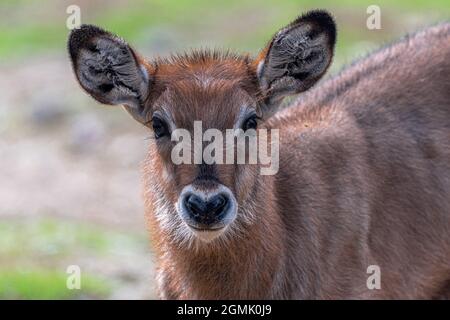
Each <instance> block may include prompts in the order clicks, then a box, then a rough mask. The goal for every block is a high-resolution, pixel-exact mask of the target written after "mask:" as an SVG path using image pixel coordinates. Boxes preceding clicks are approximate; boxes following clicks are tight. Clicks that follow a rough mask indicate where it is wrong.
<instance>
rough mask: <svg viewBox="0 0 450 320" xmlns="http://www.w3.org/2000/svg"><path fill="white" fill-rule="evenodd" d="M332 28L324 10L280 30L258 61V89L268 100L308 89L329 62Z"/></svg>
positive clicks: (330, 58) (334, 35)
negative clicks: (259, 85)
mask: <svg viewBox="0 0 450 320" xmlns="http://www.w3.org/2000/svg"><path fill="white" fill-rule="evenodd" d="M335 42H336V25H335V23H334V20H333V18H332V17H331V15H330V14H329V13H327V12H325V11H320V10H318V11H311V12H308V13H306V14H305V15H303V16H300V17H298V18H297V19H295V20H294V21H293V22H292V23H291V24H289V25H288V26H287V27H285V28H283V29H282V30H280V31H279V32H278V33H277V34H276V35H275V36H274V38H273V39H272V40H271V42H270V43H269V45H268V47H267V48H266V49H265V50H264V51H263V52H262V54H261V55H260V58H259V61H258V70H257V73H258V78H259V81H260V84H261V88H262V89H263V91H265V92H266V94H267V96H268V98H270V100H274V99H279V98H282V97H284V96H285V95H289V94H295V93H298V92H301V91H304V90H307V89H308V88H310V87H311V86H312V85H313V84H314V83H315V82H317V80H319V79H320V78H321V77H322V75H323V74H324V73H325V71H326V70H327V68H328V66H329V65H330V63H331V60H332V57H333V52H334V44H335Z"/></svg>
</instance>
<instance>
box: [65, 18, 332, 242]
mask: <svg viewBox="0 0 450 320" xmlns="http://www.w3.org/2000/svg"><path fill="white" fill-rule="evenodd" d="M335 40H336V27H335V23H334V21H333V19H332V17H331V16H330V15H329V14H328V13H326V12H324V11H312V12H309V13H307V14H305V15H303V16H300V17H299V18H297V19H295V20H294V21H293V22H292V23H290V24H289V25H287V26H286V27H285V28H283V29H281V30H280V31H278V32H277V33H276V34H275V35H274V37H273V38H272V39H271V40H270V41H269V43H268V45H267V46H266V47H265V48H264V49H263V50H262V51H261V53H260V54H259V55H258V56H257V57H256V58H252V57H250V56H249V55H238V54H232V53H228V52H216V51H194V52H191V53H189V54H184V55H174V56H171V57H169V58H166V59H155V60H146V59H144V58H143V57H141V56H140V55H139V54H138V53H137V52H136V51H135V50H134V49H133V48H131V47H130V46H129V45H128V44H127V43H126V42H125V41H124V40H123V39H121V38H119V37H118V36H116V35H114V34H112V33H110V32H107V31H105V30H102V29H100V28H98V27H96V26H92V25H83V26H81V27H80V28H79V29H75V30H73V31H72V33H71V34H70V38H69V43H68V48H69V53H70V57H71V60H72V65H73V70H74V72H75V75H76V78H77V79H78V81H79V83H80V85H81V87H82V88H83V89H84V90H85V91H86V92H87V93H88V94H90V95H91V96H92V97H93V98H94V99H96V100H97V101H99V102H101V103H104V104H109V105H123V106H124V108H125V109H126V110H127V111H128V112H129V113H130V114H131V116H132V117H133V118H134V119H135V120H137V121H138V122H140V123H141V124H143V125H145V126H147V127H149V129H150V130H151V131H152V132H153V135H154V137H155V139H154V140H152V142H151V146H150V148H151V152H150V159H149V160H148V162H147V167H146V170H148V171H151V172H152V174H151V175H148V176H149V177H152V179H154V181H148V182H147V184H148V185H152V184H153V185H154V186H155V188H154V189H153V192H154V193H158V194H157V195H154V197H156V199H158V201H156V202H157V204H155V207H156V209H157V212H156V213H155V214H157V215H160V216H159V218H158V219H159V220H160V221H162V223H163V222H164V221H165V223H164V225H165V227H166V228H167V229H168V231H169V232H178V234H180V230H183V232H181V234H183V236H182V237H186V238H192V237H197V238H200V239H202V240H204V241H206V242H209V241H211V240H213V239H215V238H217V237H219V236H220V235H221V234H223V233H224V232H225V230H226V229H227V228H228V227H230V226H232V225H233V223H239V222H240V223H241V224H242V223H244V222H245V221H246V222H247V223H250V221H251V220H252V219H251V214H248V212H247V213H246V210H243V209H242V208H243V207H245V203H246V201H248V200H249V199H248V198H249V197H250V196H251V194H252V190H254V189H255V186H256V185H257V183H258V179H259V171H258V164H248V163H247V164H245V163H244V164H234V165H233V164H218V163H206V162H205V161H204V159H200V161H199V162H197V163H181V164H176V163H174V161H173V159H172V155H173V149H174V147H175V143H174V141H173V135H174V132H177V130H178V131H180V130H182V131H181V132H185V133H186V132H187V133H190V134H191V135H192V136H195V132H194V131H195V130H196V128H195V123H196V121H201V130H202V132H203V130H207V129H215V130H216V132H223V133H224V132H225V131H226V130H227V129H241V130H240V132H241V133H243V134H245V133H246V132H247V131H249V130H255V129H257V128H264V123H265V120H266V119H267V118H268V117H269V115H270V114H272V113H274V112H276V108H277V106H278V105H279V102H280V101H281V100H282V99H283V97H285V96H287V95H292V94H296V93H299V92H302V91H305V90H307V89H308V88H310V87H311V86H312V85H313V84H314V83H316V82H317V80H318V79H320V78H321V77H322V75H323V74H324V73H325V71H326V70H327V68H328V67H329V65H330V63H331V60H332V56H333V50H334V44H335ZM255 132H256V131H255ZM194 139H195V137H194ZM200 143H201V144H202V145H203V144H204V141H201V142H200ZM225 149H226V148H225ZM225 149H224V151H225V152H226V150H225ZM191 152H193V153H195V152H194V151H193V150H192V149H191ZM241 209H242V210H241ZM244 209H245V208H244ZM247 211H248V210H247ZM161 215H162V216H161Z"/></svg>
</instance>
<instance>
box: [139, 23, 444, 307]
mask: <svg viewBox="0 0 450 320" xmlns="http://www.w3.org/2000/svg"><path fill="white" fill-rule="evenodd" d="M208 63H211V62H208ZM222 63H223V62H222ZM230 69H232V68H230ZM229 72H231V71H229ZM449 72H450V25H448V24H446V25H441V26H437V27H433V28H430V29H428V30H425V31H423V32H420V33H418V34H416V35H415V36H413V37H407V38H406V39H404V40H402V41H401V42H399V43H397V44H395V45H393V46H391V47H389V48H385V49H383V50H381V51H379V52H377V53H375V54H373V55H371V56H369V57H367V58H366V59H364V60H362V61H360V62H358V63H357V64H355V65H353V66H352V67H350V68H348V69H347V70H345V71H343V72H342V73H341V74H339V75H338V76H337V77H335V78H333V79H331V80H328V81H327V82H325V83H324V84H322V85H321V86H318V87H316V88H315V89H313V90H312V91H311V92H309V93H306V94H305V95H303V96H302V97H300V99H299V100H297V102H295V103H294V104H293V105H292V106H291V107H290V108H288V109H286V110H285V111H282V112H280V113H278V114H276V115H275V116H274V117H272V118H271V119H269V120H268V121H267V123H266V126H267V127H272V128H280V129H281V132H282V136H281V143H280V145H281V151H280V160H281V167H280V172H279V174H278V175H275V176H265V177H264V176H259V177H258V179H257V180H254V181H253V182H249V181H247V185H246V186H244V188H245V189H246V190H245V191H244V192H243V193H245V194H248V195H249V197H250V198H252V202H253V203H254V204H255V205H256V206H257V209H256V214H257V216H258V219H257V222H256V223H255V224H254V225H253V226H252V227H251V228H248V229H246V232H245V233H244V234H242V235H241V237H240V238H235V239H233V240H232V241H230V242H229V243H227V245H226V246H223V247H218V246H210V247H203V248H200V249H197V250H193V249H192V248H185V247H179V246H177V245H176V244H173V243H171V242H170V241H168V239H167V235H165V234H162V233H161V231H160V229H159V227H158V223H157V222H156V221H155V218H154V214H153V211H154V207H153V203H154V202H155V201H157V199H155V198H158V197H160V194H158V193H151V192H148V193H146V195H145V197H146V207H147V216H148V219H149V225H150V232H151V234H152V236H153V237H152V238H153V243H154V247H155V248H156V256H157V262H158V270H159V271H158V272H159V280H160V289H161V292H162V296H163V297H165V298H189V299H191V298H207V299H216V298H250V299H257V298H290V299H292V298H295V299H298V298H302V299H305V298H307V299H310V298H327V299H328V298H433V297H437V296H438V295H439V294H443V293H442V292H441V291H440V290H443V289H444V288H445V285H446V284H447V283H448V281H449V279H450V263H449V262H450V200H449V194H450V78H449ZM214 76H215V75H214ZM194 99H195V98H194ZM194 112H195V111H194ZM212 114H214V113H213V112H208V113H204V114H203V116H206V115H212ZM202 118H203V117H202ZM199 119H200V115H199ZM187 123H188V122H186V124H187ZM163 166H164V163H163V162H161V161H159V162H158V161H157V157H155V156H154V153H153V152H150V154H149V157H148V160H147V163H146V164H145V166H144V170H145V178H144V181H145V182H146V188H145V189H146V190H152V189H153V187H152V185H153V183H154V181H155V179H160V178H159V177H160V176H161V174H160V173H158V170H160V169H155V168H161V167H163ZM243 183H244V185H245V184H246V183H245V182H243ZM172 187H173V186H169V185H167V186H164V187H163V191H162V192H163V194H165V195H169V194H173V195H172V196H174V197H175V196H176V192H173V191H175V190H174V189H173V188H172ZM169 189H171V190H173V191H172V192H170V191H169ZM244 203H245V202H244ZM240 204H241V205H244V206H245V204H243V203H240ZM372 264H376V265H379V266H380V268H381V275H382V277H381V279H382V285H381V286H382V289H381V290H368V289H367V287H366V279H367V277H368V274H367V273H366V269H367V266H369V265H372Z"/></svg>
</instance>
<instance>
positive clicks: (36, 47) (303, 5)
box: [0, 0, 450, 58]
mask: <svg viewBox="0 0 450 320" xmlns="http://www.w3.org/2000/svg"><path fill="white" fill-rule="evenodd" d="M69 2H70V1H69ZM69 2H67V4H65V5H64V3H63V4H61V3H60V2H58V1H56V0H47V1H38V2H37V1H36V0H22V1H16V2H13V1H10V0H8V1H3V2H2V3H1V4H0V12H3V15H4V16H5V17H6V18H8V17H9V14H8V12H10V13H11V15H12V16H19V17H20V18H19V19H18V20H17V21H16V20H13V21H12V22H11V21H9V20H8V19H1V17H2V15H0V58H1V57H3V58H13V57H16V58H20V57H23V56H25V55H30V54H33V55H35V54H39V53H43V52H48V51H52V50H56V51H59V52H61V51H65V41H66V38H67V34H68V32H69V31H68V30H67V29H66V26H65V21H66V18H67V14H66V12H65V10H64V8H65V6H67V5H69V4H71V3H69ZM58 3H59V6H57V4H58ZM86 3H87V2H86ZM370 4H373V1H367V0H364V1H356V0H343V1H339V2H336V1H331V0H322V1H313V0H306V1H305V0H303V1H300V0H281V1H279V0H268V1H264V4H262V3H261V2H260V1H258V0H229V1H210V0H190V1H188V0H147V1H144V0H138V1H133V2H132V5H127V4H126V3H123V2H119V4H116V5H110V6H107V7H106V8H105V7H99V6H97V7H95V6H94V7H92V8H91V7H81V19H82V22H83V23H95V24H98V25H101V26H104V27H105V28H108V29H110V30H112V31H114V32H116V33H118V34H120V35H121V36H123V37H124V38H126V39H127V40H129V41H131V42H137V44H138V45H139V44H144V45H145V41H147V40H148V38H149V37H151V33H152V32H154V30H155V29H152V27H155V28H156V29H157V28H159V27H161V26H162V27H168V28H169V32H173V33H177V34H179V36H180V37H181V38H182V39H181V42H182V43H180V46H183V47H186V46H189V45H190V44H192V45H194V46H195V45H196V41H199V40H205V41H207V42H208V43H213V44H219V45H221V46H227V47H228V46H231V47H233V48H235V49H244V50H255V49H257V48H260V47H261V46H262V45H263V44H264V43H265V42H266V41H267V40H268V39H269V37H270V35H272V34H273V33H274V32H275V31H276V29H277V28H279V27H282V26H283V25H284V24H286V23H287V22H288V21H289V20H292V19H293V18H294V17H295V16H296V15H298V14H299V13H301V12H304V11H305V10H308V9H311V8H326V9H329V10H330V11H331V12H337V13H339V12H346V11H348V10H351V12H352V14H353V15H355V16H359V15H360V16H361V17H365V16H366V12H365V10H366V8H367V6H368V5H370ZM376 4H377V5H379V6H380V7H381V12H382V19H383V18H384V17H386V16H387V15H391V16H394V17H393V19H394V18H395V19H394V20H397V19H398V20H401V18H404V17H407V16H408V15H411V14H415V15H419V16H423V17H428V16H433V17H434V16H438V17H440V18H441V19H449V18H450V2H449V1H447V0H433V1H427V0H413V1H406V0H404V1H395V2H393V1H387V0H379V1H377V2H376ZM30 5H34V6H39V7H42V6H44V8H45V6H47V7H48V8H49V10H48V12H49V13H48V15H46V14H41V15H38V17H37V18H35V17H34V16H33V15H32V14H30V13H24V14H23V15H24V16H20V14H21V12H26V11H25V10H24V9H25V8H27V6H30ZM54 7H58V8H60V9H58V10H54V9H53V10H51V9H52V8H54ZM29 11H30V10H29ZM44 12H45V11H44ZM31 13H32V10H31ZM240 13H241V14H242V16H241V15H240ZM254 15H256V16H257V18H258V19H259V22H258V24H257V25H256V26H254V29H252V30H247V29H246V27H245V26H247V24H246V23H245V20H247V19H252V18H254V17H253V16H254ZM430 19H431V18H430ZM347 20H348V17H346V18H345V19H342V20H341V21H338V22H340V25H339V27H340V31H341V33H350V32H351V33H353V34H355V35H356V37H354V36H353V35H352V37H351V38H352V39H354V38H356V39H359V40H363V39H364V38H365V35H366V34H367V33H368V32H367V29H365V27H364V25H362V26H361V27H360V28H357V29H355V28H354V26H352V25H351V24H349V23H348V21H347ZM236 24H238V25H239V24H242V26H243V28H239V27H237V28H234V29H233V27H234V26H235V25H236ZM205 30H206V31H208V30H211V34H208V35H207V36H205ZM388 31H390V30H388ZM385 33H387V34H389V32H387V31H385ZM199 34H202V35H203V36H204V38H203V39H199ZM353 42H354V41H353V40H352V41H350V42H345V43H344V45H345V46H348V45H351V44H352V43H353ZM175 49H177V48H175Z"/></svg>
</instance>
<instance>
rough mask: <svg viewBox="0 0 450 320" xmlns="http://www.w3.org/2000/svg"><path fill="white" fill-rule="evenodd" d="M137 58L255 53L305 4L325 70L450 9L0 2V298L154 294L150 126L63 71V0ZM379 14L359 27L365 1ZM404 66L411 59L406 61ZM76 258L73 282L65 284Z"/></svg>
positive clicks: (443, 3) (248, 2) (418, 2)
mask: <svg viewBox="0 0 450 320" xmlns="http://www.w3.org/2000/svg"><path fill="white" fill-rule="evenodd" d="M73 4H75V5H78V6H79V7H80V9H81V21H82V23H92V24H97V25H99V26H102V27H104V28H106V29H109V30H111V31H113V32H115V33H117V34H119V35H121V36H122V37H124V38H125V39H127V40H128V41H129V42H130V43H132V44H133V46H134V47H135V48H137V50H138V51H140V52H141V53H143V54H144V55H147V56H148V57H152V56H157V55H164V54H168V53H169V52H172V51H185V50H189V49H191V48H197V47H216V48H230V49H233V50H236V51H240V52H243V51H250V52H253V53H254V54H256V53H257V52H258V50H259V49H260V48H262V47H263V46H264V44H265V43H266V42H267V41H268V40H269V39H270V37H271V36H272V35H273V34H274V33H275V32H276V31H277V30H278V29H279V28H281V27H283V26H284V25H286V24H287V23H288V22H290V21H291V20H293V19H294V18H295V17H296V16H297V15H299V14H301V13H302V12H305V11H306V10H308V9H315V8H323V9H327V10H328V11H330V12H331V13H333V14H334V16H335V17H336V21H337V24H338V31H339V32H338V42H337V48H336V58H335V61H334V65H333V68H332V70H331V74H333V73H336V72H337V70H338V69H339V68H340V67H341V66H342V65H344V64H347V63H349V62H351V61H352V60H353V59H354V58H356V57H358V56H361V55H364V54H365V53H367V52H370V51H371V50H372V49H374V48H377V47H379V46H380V45H382V44H385V43H388V42H390V41H392V40H393V39H395V38H398V37H399V36H401V35H403V34H404V33H406V32H412V31H414V30H417V29H418V28H420V27H423V26H426V25H430V24H433V23H436V22H438V21H442V20H449V18H450V1H448V0H433V1H430V0H412V1H395V2H394V1H384V0H383V1H380V0H378V1H356V0H343V1H339V2H338V1H323V0H322V1H317V0H316V1H309V0H308V1H299V0H267V1H257V0H239V1H238V0H228V1H215V0H192V1H187V0H148V1H143V0H137V1H126V0H112V1H106V0H102V1H88V0H82V1H57V0H46V1H38V0H1V1H0V75H1V76H0V298H1V299H11V298H19V299H90V298H107V299H120V298H132V299H145V298H155V297H156V296H155V290H154V288H155V284H154V280H153V273H154V268H153V261H152V255H151V251H150V245H149V243H148V240H147V239H148V237H147V235H146V233H145V229H146V227H145V221H144V216H143V208H142V201H141V198H140V178H139V164H140V162H141V161H142V159H143V158H144V156H145V150H146V145H147V140H146V137H147V135H148V133H147V132H146V130H145V129H143V128H141V127H140V126H139V125H137V124H136V123H135V122H134V121H132V120H131V118H130V117H128V116H127V115H126V114H125V113H124V112H123V111H122V110H121V108H114V107H99V106H98V105H96V103H95V102H93V101H92V100H90V99H89V98H88V97H86V96H85V95H84V94H83V93H82V92H81V90H80V89H79V87H78V85H77V84H76V82H75V80H74V77H73V75H72V73H71V69H70V65H69V61H68V59H67V53H66V38H67V35H68V32H69V30H67V28H66V19H67V17H68V14H67V13H66V9H67V7H68V6H69V5H73ZM369 5H378V6H379V7H380V9H381V29H380V30H368V29H367V27H366V19H367V17H368V14H367V13H366V9H367V7H368V6H369ZM412 63H413V62H412ZM69 265H78V266H80V268H81V271H82V280H81V285H82V287H81V289H80V290H68V289H67V288H66V279H67V276H68V274H66V269H67V267H68V266H69Z"/></svg>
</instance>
